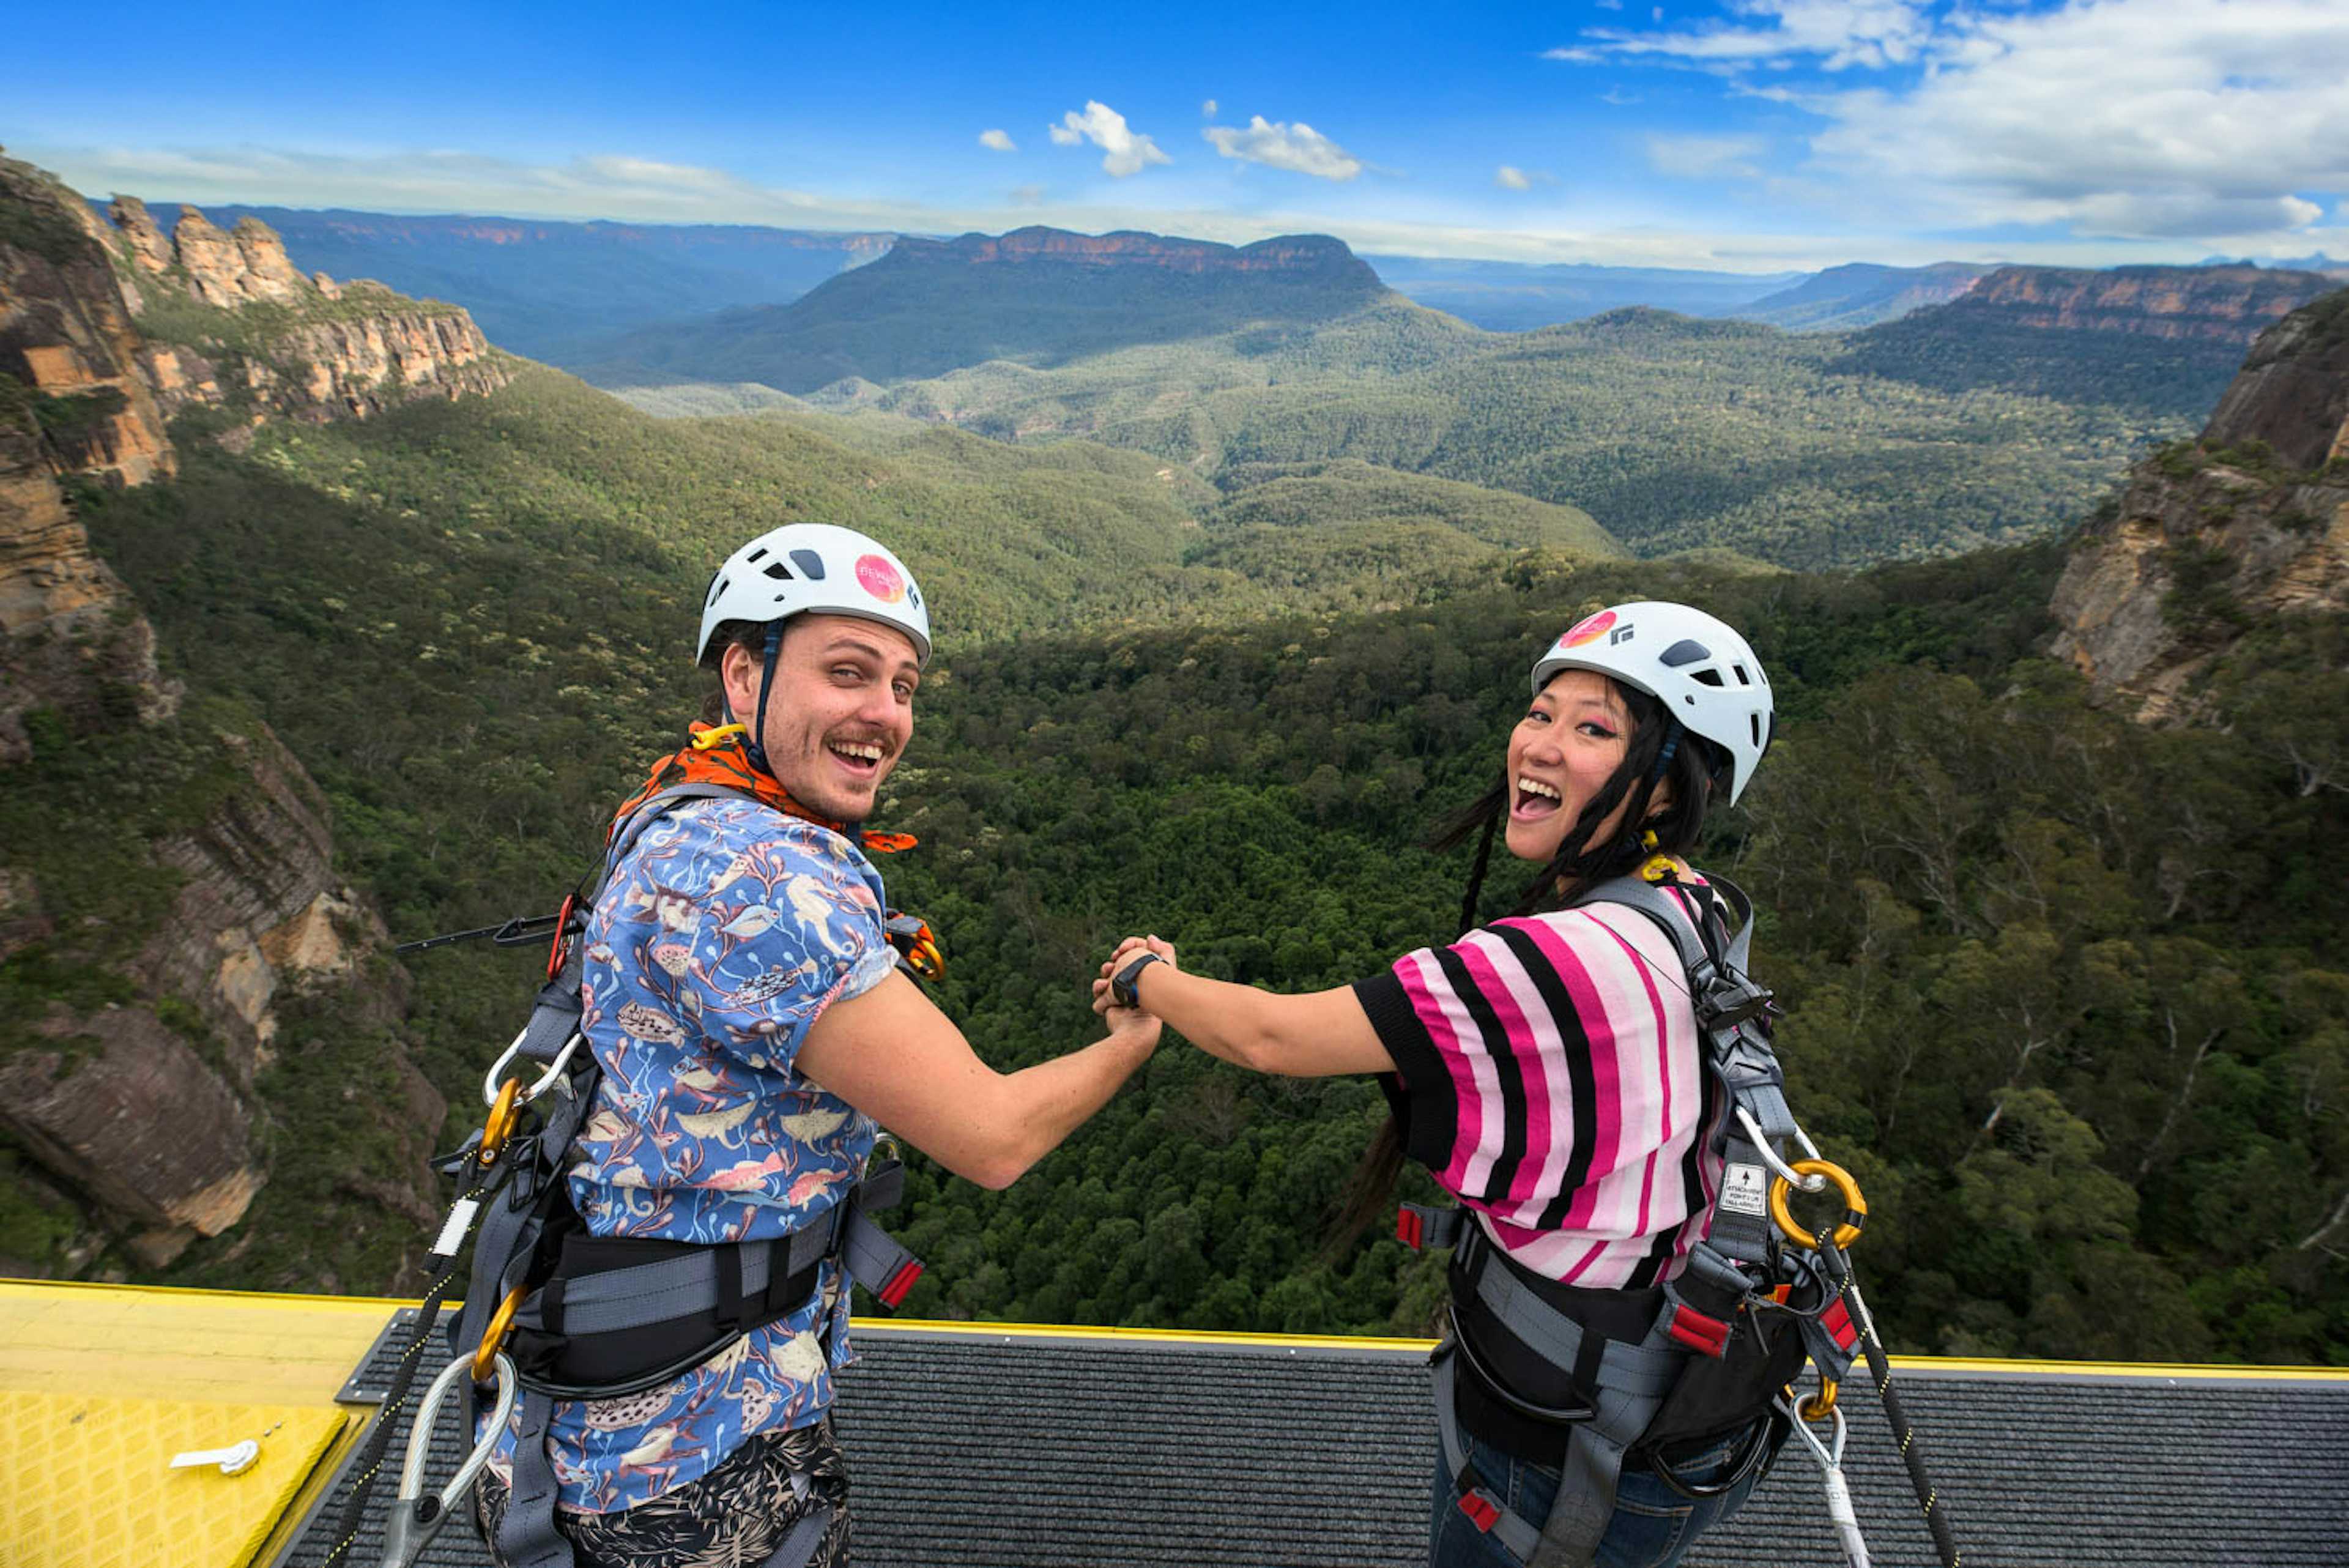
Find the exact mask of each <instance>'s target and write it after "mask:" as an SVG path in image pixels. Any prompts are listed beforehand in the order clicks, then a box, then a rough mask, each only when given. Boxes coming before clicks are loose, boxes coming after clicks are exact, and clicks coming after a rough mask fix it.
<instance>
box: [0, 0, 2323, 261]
mask: <svg viewBox="0 0 2349 1568" xmlns="http://www.w3.org/2000/svg"><path fill="white" fill-rule="evenodd" d="M107 17H108V25H107V26H106V27H105V28H104V30H103V39H104V42H103V46H102V47H94V46H93V35H92V33H91V30H90V26H89V21H88V15H87V14H84V13H80V12H78V11H76V10H74V9H72V8H69V7H65V6H58V5H48V6H42V7H38V8H36V9H34V10H31V11H30V12H29V13H26V14H20V15H19V16H18V18H17V19H16V21H15V22H14V23H13V24H12V26H11V29H10V30H11V34H12V52H13V53H14V54H15V56H16V60H15V62H14V63H13V64H12V67H11V69H10V72H9V76H10V86H9V92H8V95H7V99H6V100H5V102H0V142H5V144H6V145H7V147H8V149H9V151H10V152H11V153H12V154H13V155H15V156H18V157H24V158H29V159H31V160H32V161H36V162H38V163H40V164H42V165H43V166H45V167H47V168H49V169H52V170H54V171H57V173H59V174H61V175H63V176H64V177H65V178H66V179H67V181H68V182H71V183H73V184H74V185H75V186H77V187H78V188H79V189H81V190H83V191H85V192H90V193H93V194H102V193H105V192H111V191H123V192H130V193H132V194H138V195H143V196H147V197H149V198H150V199H167V200H179V201H195V202H254V203H276V204H282V205H288V206H311V207H316V206H347V207H357V208H363V209H369V210H380V211H405V212H473V213H501V214H509V215H521V216H550V217H574V218H575V217H611V218H629V219H638V220H652V221H672V222H748V223H776V224H781V225H783V226H787V227H804V228H876V229H909V230H917V231H923V232H947V233H953V232H960V231H963V230H966V229H984V230H1000V229H1004V228H1009V227H1014V226H1017V225H1019V224H1021V223H1054V224H1058V225H1060V226H1063V227H1068V228H1075V229H1081V230H1088V231H1098V230H1102V229H1108V228H1119V227H1133V228H1149V229H1156V230H1159V231H1161V232H1167V233H1182V234H1197V235H1202V236H1205V237H1207V238H1212V239H1222V240H1229V241H1246V240H1250V239H1257V238H1261V237H1263V236H1265V235H1267V234H1279V233H1288V232H1299V231H1318V232H1325V233H1331V234H1338V235H1340V237H1342V238H1344V239H1346V240H1348V241H1349V242H1350V243H1352V244H1355V245H1356V246H1357V248H1360V249H1364V250H1370V251H1392V252H1402V253H1407V254H1423V255H1464V256H1484V257H1491V258H1495V259H1504V260H1522V261H1557V262H1595V263H1602V264H1609V265H1665V266H1690V267H1710V268H1719V269H1725V270H1733V271H1751V272H1764V271H1775V270H1780V269H1784V268H1789V267H1811V266H1819V265H1829V264H1832V263H1835V262H1839V261H1850V260H1866V261H1880V262H1890V263H1900V264H1916V263H1922V262H1928V261H1934V260H1942V259H1955V260H2004V259H2013V260H2037V261H2049V262H2068V263H2078V264H2089V265H2106V264H2111V263H2116V262H2125V261H2133V260H2143V261H2163V260H2196V259H2199V258H2200V257H2202V256H2204V255H2207V254H2212V253H2214V252H2223V253H2226V254H2252V255H2260V256H2267V257H2276V256H2291V255H2301V254H2308V253H2309V252H2312V251H2316V250H2326V249H2329V250H2330V252H2331V254H2334V255H2336V256H2342V255H2349V212H2344V202H2349V0H2023V3H2019V4H2010V3H2002V0H1972V3H1971V4H1963V5H1959V4H1951V3H1949V0H1728V3H1726V4H1723V3H1720V0H1705V3H1702V4H1689V3H1668V4H1664V5H1655V4H1653V3H1652V0H1649V3H1644V4H1643V3H1642V0H1568V4H1565V5H1554V6H1542V7H1534V6H1516V7H1498V6H1461V7H1457V8H1451V9H1447V8H1444V7H1432V6H1428V5H1424V4H1415V5H1382V4H1373V3H1369V0H1363V3H1360V4H1353V5H1345V6H1328V7H1307V6H1289V7H1279V8H1276V7H1266V6H1262V5H1189V6H1131V7H1118V6H1103V5H1092V6H1087V7H1081V8H1080V7H1074V6H1048V5H1014V6H994V7H990V6H980V5H959V6H935V7H934V6H926V5H906V6H899V7H896V8H895V9H891V10H886V11H885V10H882V9H880V8H877V7H854V6H843V5H829V6H823V7H814V6H799V5H753V4H734V5H722V4H709V5H687V4H678V5H666V6H656V5H643V4H637V5H626V6H623V5H594V4H577V5H564V6H560V7H556V6H543V5H468V6H461V7H460V6H452V5H430V4H425V5H408V6H404V7H401V8H399V9H398V10H383V9H377V8H372V7H367V6H364V5H361V6H354V7H351V8H348V9H343V10H337V9H336V8H332V7H314V8H308V9H306V10H305V11H303V12H300V13H289V12H288V11H287V10H286V9H285V8H281V7H275V6H272V7H269V8H267V9H264V8H262V7H259V6H244V5H233V4H231V5H204V6H201V7H198V6H189V5H182V4H174V5H157V4H150V3H148V0H119V4H117V5H112V6H109V8H108V11H107Z"/></svg>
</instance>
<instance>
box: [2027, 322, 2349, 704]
mask: <svg viewBox="0 0 2349 1568" xmlns="http://www.w3.org/2000/svg"><path fill="white" fill-rule="evenodd" d="M2344 608H2349V289H2343V290H2340V291H2338V292H2335V293H2333V294H2330V295H2328V296H2324V297H2323V298H2321V299H2319V300H2318V301H2316V302H2315V303H2314V304H2313V305H2308V306H2302V308H2301V309H2299V310H2296V311H2294V312H2293V313H2292V315H2290V316H2288V317H2285V318H2284V319H2283V320H2282V321H2280V322H2278V323H2277V324H2276V325H2274V326H2273V327H2269V328H2268V329H2267V331H2266V332H2264V333H2262V334H2261V337H2260V338H2259V341H2258V342H2257V343H2256V344H2254V345H2253V347H2252V349H2251V357H2250V358H2249V359H2247V360H2246V361H2245V363H2244V366H2243V369H2242V371H2241V373H2240V375H2239V376H2238V377H2237V378H2236V379H2235V382H2234V384H2233V385H2232V386H2231V387H2230V388H2229V389H2228V391H2227V393H2226V395H2225V397H2224V398H2223V399H2221V400H2220V405H2219V409H2218V412H2217V413H2216V415H2215V416H2214V417H2213V418H2212V419H2211V421H2210V423H2209V427H2208V428H2207V429H2205V430H2204V431H2203V432H2202V435H2201V437H2200V439H2199V441H2194V442H2191V443H2187V444H2184V445H2181V446H2178V447H2175V448H2171V449H2168V450H2166V451H2164V452H2159V453H2157V454H2155V455H2154V456H2153V457H2151V458H2149V459H2147V461H2146V462H2142V463H2140V464H2138V465H2137V469H2136V470H2135V472H2133V473H2132V475H2131V477H2130V481H2129V483H2128V485H2127V489H2126V490H2125V491H2124V492H2123V493H2122V494H2121V495H2120V497H2119V498H2118V501H2117V504H2115V505H2113V506H2111V507H2108V508H2107V509H2106V513H2105V514H2100V515H2099V517H2098V518H2097V519H2095V521H2093V522H2092V523H2090V524H2088V525H2087V526H2086V527H2085V528H2084V529H2083V530H2082V532H2081V534H2080V536H2079V538H2078V539H2077V541H2076V542H2075V545H2074V548H2073V554H2072V557H2071V560H2070V563H2069V564H2068V566H2066V567H2065V569H2064V576H2063V577H2062V579H2061V581H2060V582H2059V583H2058V584H2057V586H2056V590H2055V598H2054V611H2055V617H2056V620H2057V622H2058V624H2059V626H2060V628H2061V630H2060V632H2059V634H2058V636H2057V639H2056V642H2055V652H2056V653H2057V655H2058V656H2059V657H2062V658H2064V659H2069V660H2071V661H2072V663H2073V664H2074V665H2075V666H2076V667H2077V668H2078V669H2079V670H2081V671H2082V672H2083V673H2084V674H2085V675H2086V676H2087V677H2088V679H2089V680H2090V681H2091V682H2092V683H2093V684H2094V685H2095V687H2096V688H2097V689H2099V690H2101V691H2105V692H2107V693H2109V694H2110V695H2112V696H2114V697H2116V698H2117V699H2119V700H2120V701H2125V702H2127V703H2128V704H2130V705H2131V706H2132V707H2133V708H2134V709H2135V711H2137V715H2138V716H2139V717H2140V718H2142V719H2145V720H2148V721H2161V720H2170V719H2183V718H2190V717H2194V716H2196V715H2197V714H2198V713H2199V711H2200V710H2199V704H2198V699H2197V694H2196V683H2197V680H2198V679H2199V677H2200V676H2202V675H2203V674H2204V673H2206V672H2207V671H2208V670H2210V668H2211V667H2212V665H2213V664H2214V663H2215V662H2216V661H2217V660H2219V659H2220V658H2222V657H2223V656H2224V654H2225V653H2226V652H2227V650H2228V649H2230V647H2231V646H2232V644H2233V642H2234V641H2235V639H2238V638H2239V637H2240V635H2241V634H2242V632H2243V631H2244V630H2245V629H2246V628H2249V627H2251V626H2253V625H2256V624H2259V623H2260V622H2261V621H2263V620H2266V619H2268V618H2273V617H2276V616H2280V615H2292V614H2298V613H2306V612H2310V611H2323V610H2340V609H2344Z"/></svg>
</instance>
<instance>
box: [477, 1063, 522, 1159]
mask: <svg viewBox="0 0 2349 1568" xmlns="http://www.w3.org/2000/svg"><path fill="white" fill-rule="evenodd" d="M521 1119H522V1080H521V1079H520V1078H508V1079H507V1080H506V1081H505V1083H504V1084H503V1085H501V1086H500V1088H499V1089H498V1097H497V1101H496V1103H495V1104H493V1105H492V1106H490V1116H489V1119H488V1120H487V1121H485V1122H483V1123H482V1124H481V1148H480V1149H479V1150H478V1151H477V1155H476V1158H479V1159H480V1160H481V1163H482V1164H483V1165H489V1164H492V1163H493V1162H494V1161H495V1160H496V1159H497V1158H498V1156H499V1155H500V1154H502V1153H503V1152H504V1150H505V1147H506V1139H508V1138H510V1137H512V1136H513V1130H514V1123H516V1122H517V1121H520V1120H521Z"/></svg>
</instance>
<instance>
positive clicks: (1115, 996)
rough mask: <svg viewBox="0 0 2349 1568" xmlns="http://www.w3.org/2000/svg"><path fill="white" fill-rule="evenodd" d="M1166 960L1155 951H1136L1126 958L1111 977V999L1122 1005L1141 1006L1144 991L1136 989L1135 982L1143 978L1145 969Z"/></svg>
mask: <svg viewBox="0 0 2349 1568" xmlns="http://www.w3.org/2000/svg"><path fill="white" fill-rule="evenodd" d="M1164 962H1165V960H1164V959H1163V958H1160V957H1159V956H1158V955H1157V954H1156V953H1154V952H1142V953H1136V954H1135V955H1134V956H1133V957H1132V958H1130V959H1128V960H1126V961H1125V962H1124V963H1123V964H1120V965H1119V966H1118V971H1117V972H1116V973H1115V974H1113V975H1112V976H1111V977H1110V981H1109V994H1110V1000H1111V1001H1112V1002H1116V1003H1117V1004H1118V1005H1119V1006H1120V1007H1139V1006H1141V1005H1142V993H1141V992H1139V991H1137V990H1135V989H1134V982H1135V981H1139V980H1140V979H1141V978H1142V971H1143V970H1145V969H1148V968H1149V967H1150V966H1151V965H1152V964H1154V963H1164Z"/></svg>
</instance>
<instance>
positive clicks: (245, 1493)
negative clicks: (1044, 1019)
mask: <svg viewBox="0 0 2349 1568" xmlns="http://www.w3.org/2000/svg"><path fill="white" fill-rule="evenodd" d="M356 1419H357V1417H355V1416H353V1415H350V1414H348V1413H347V1412H345V1411H342V1410H339V1409H336V1408H335V1407H332V1406H328V1407H325V1408H319V1407H302V1406H294V1405H220V1404H208V1403H200V1402H197V1401H193V1400H178V1399H121V1398H113V1397H106V1396H102V1395H76V1394H53V1393H25V1392H21V1391H0V1434H5V1440H0V1563H7V1564H10V1565H11V1568H16V1565H18V1564H21V1565H23V1568H52V1565H55V1568H64V1565H67V1564H71V1565H72V1568H153V1565H155V1564H158V1563H166V1562H168V1563H172V1564H173V1565H174V1568H179V1565H184V1568H245V1565H246V1564H247V1563H251V1562H252V1561H253V1560H254V1553H255V1552H258V1551H259V1549H260V1547H261V1545H262V1543H263V1542H264V1541H266V1540H268V1539H269V1536H270V1533H271V1532H273V1531H274V1530H275V1529H276V1527H277V1521H278V1516H279V1515H280V1514H282V1513H284V1512H285V1510H286V1506H287V1505H288V1504H289V1503H290V1502H291V1501H293V1499H294V1496H295V1493H296V1492H298V1491H299V1490H301V1489H302V1486H303V1483H304V1482H305V1481H306V1480H309V1478H310V1472H311V1470H312V1469H315V1468H316V1465H317V1462H318V1458H319V1456H320V1455H321V1454H323V1453H324V1452H325V1451H326V1448H327V1446H328V1445H329V1444H330V1443H332V1442H333V1441H334V1439H335V1438H336V1437H337V1436H338V1435H339V1434H340V1433H341V1431H342V1429H343V1427H344V1425H345V1424H346V1423H347V1422H349V1421H354V1420H356ZM273 1426H274V1427H275V1428H276V1430H274V1431H272V1432H269V1435H268V1436H267V1437H263V1436H262V1434H263V1433H264V1431H268V1429H269V1428H271V1427H273ZM243 1438H259V1439H260V1443H261V1455H260V1457H259V1458H258V1459H255V1460H254V1464H253V1468H252V1469H248V1470H246V1471H244V1472H243V1474H241V1475H233V1476H225V1475H222V1474H221V1473H220V1469H219V1468H218V1467H217V1466H212V1465H207V1466H205V1467H203V1468H202V1469H179V1470H175V1469H171V1456H172V1455H173V1454H175V1453H179V1452H181V1451H182V1450H184V1449H225V1448H229V1447H232V1446H233V1445H234V1444H235V1443H237V1442H238V1441H240V1440H241V1439H243Z"/></svg>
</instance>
